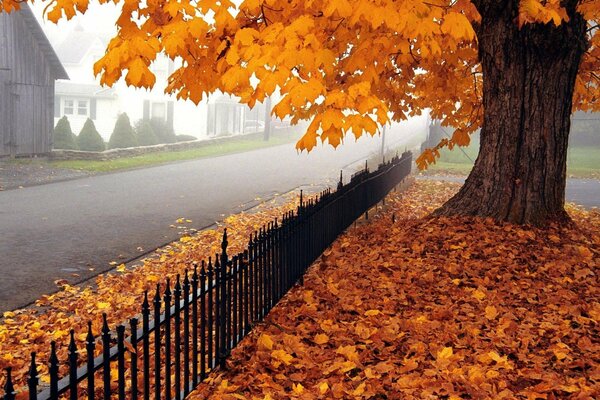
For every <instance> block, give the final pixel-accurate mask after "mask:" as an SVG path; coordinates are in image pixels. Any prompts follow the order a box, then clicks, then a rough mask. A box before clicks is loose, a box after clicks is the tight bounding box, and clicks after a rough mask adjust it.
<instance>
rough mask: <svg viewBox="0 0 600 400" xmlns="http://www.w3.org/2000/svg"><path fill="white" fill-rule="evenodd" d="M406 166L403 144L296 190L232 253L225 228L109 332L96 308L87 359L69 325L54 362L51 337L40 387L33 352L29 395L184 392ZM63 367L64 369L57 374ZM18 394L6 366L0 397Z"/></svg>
mask: <svg viewBox="0 0 600 400" xmlns="http://www.w3.org/2000/svg"><path fill="white" fill-rule="evenodd" d="M411 164H412V155H411V153H410V152H405V153H404V154H402V156H401V157H394V158H393V159H392V160H391V161H389V162H387V163H383V164H380V165H379V168H378V169H377V170H375V171H372V172H370V171H369V170H368V168H367V166H366V165H365V169H364V170H362V171H360V172H358V173H356V174H354V175H353V176H352V178H351V180H350V182H348V183H347V184H345V185H344V184H343V182H342V177H341V175H340V182H339V184H338V187H337V190H336V191H335V192H332V191H331V190H325V191H323V192H321V193H320V194H319V195H318V196H317V197H316V198H312V199H309V200H304V199H303V198H302V193H301V197H300V205H299V206H298V208H297V210H296V211H291V212H288V213H286V214H284V215H283V218H282V220H281V222H280V221H278V220H277V219H276V220H275V221H273V222H271V223H269V224H268V225H267V226H264V227H263V228H261V229H259V230H258V231H257V232H254V233H253V234H252V235H251V236H250V239H249V242H248V247H247V248H246V250H244V251H243V252H241V253H239V254H237V255H234V256H233V257H229V255H228V254H227V245H228V242H227V230H225V232H224V234H223V241H222V244H221V253H220V254H217V255H215V256H214V257H209V258H208V260H207V261H202V262H201V263H199V264H194V265H193V269H192V271H190V273H188V272H186V273H185V275H184V276H183V278H182V277H180V276H179V275H178V276H177V278H176V281H175V284H174V285H173V287H171V286H172V285H171V282H170V281H169V280H167V283H166V285H165V287H164V288H161V287H160V285H157V287H156V292H155V293H154V296H153V297H152V299H150V298H149V294H148V292H146V293H145V294H144V299H143V301H142V304H141V309H140V311H141V312H140V314H139V315H138V316H135V317H133V318H131V319H129V321H127V323H126V324H121V325H118V326H117V327H116V329H115V330H114V331H111V330H110V329H109V326H108V324H107V319H106V314H103V326H102V330H101V332H100V335H99V336H98V337H96V336H95V335H94V333H93V332H92V323H91V322H89V324H88V333H87V339H86V346H85V350H86V351H85V353H86V354H85V357H81V359H80V356H79V352H78V350H77V346H76V342H75V332H74V331H73V330H71V332H70V341H69V344H68V360H67V361H66V363H63V364H61V362H60V361H59V360H58V357H57V352H56V343H55V342H52V343H51V351H50V358H49V360H48V366H49V377H50V382H49V384H48V385H47V386H45V387H42V388H40V385H39V373H38V368H37V365H38V364H37V362H38V361H37V360H36V355H35V353H32V354H31V363H30V368H29V374H28V379H27V385H26V386H27V387H26V388H24V391H26V392H27V393H28V398H29V399H30V400H48V399H58V398H59V397H61V398H63V397H64V398H66V397H67V396H68V398H69V399H73V400H75V399H79V398H87V399H96V398H104V399H110V398H118V399H119V400H124V399H125V398H128V399H132V400H137V399H144V400H150V399H153V400H161V399H165V400H171V399H176V400H179V399H182V398H184V397H185V396H187V395H188V394H189V393H190V392H191V390H192V389H193V388H195V387H196V386H197V385H198V383H199V382H201V381H202V380H203V379H205V378H206V377H207V374H208V373H209V371H210V370H212V369H214V368H216V367H221V368H224V367H225V361H226V359H227V357H228V356H229V354H230V352H231V350H232V349H233V348H234V347H235V346H236V345H237V344H238V343H239V341H240V340H241V339H242V338H243V337H244V336H246V335H247V334H248V333H249V332H250V331H251V329H252V327H253V326H254V324H256V323H257V322H259V321H261V320H262V319H263V318H264V317H265V315H266V314H267V313H268V312H269V310H270V309H271V308H273V307H274V306H275V304H276V303H277V302H278V301H279V299H280V298H281V297H282V296H283V295H284V294H285V293H286V292H287V291H288V290H289V289H290V288H291V287H292V286H293V285H294V284H295V283H296V282H297V281H298V280H299V279H301V277H302V275H303V274H304V272H305V271H306V269H307V268H308V267H309V266H310V265H311V264H312V262H313V261H314V260H315V259H316V258H317V257H318V256H319V255H320V254H321V253H322V252H323V251H324V250H325V249H326V248H327V247H328V246H329V245H330V244H331V243H332V242H333V241H334V240H335V239H336V238H337V236H338V235H339V234H340V233H342V232H343V231H344V230H345V229H346V228H347V227H348V226H350V225H351V224H352V223H353V222H354V221H355V220H356V219H357V218H358V217H360V216H361V215H362V214H363V213H367V212H368V210H369V208H371V207H372V206H374V205H375V204H376V203H377V202H379V201H380V200H382V199H383V197H384V196H385V195H386V194H387V193H388V192H389V191H390V190H391V189H392V188H393V187H395V186H396V185H397V184H398V183H400V182H401V181H402V179H404V178H405V177H406V176H408V174H409V173H410V169H411ZM190 275H191V276H190ZM140 320H141V327H140V325H139V324H140ZM126 325H128V328H129V329H128V330H129V336H127V337H126V331H127V327H126ZM97 343H99V345H100V347H101V349H100V348H98V349H97V348H96V346H97ZM100 350H101V351H100ZM96 353H98V355H97V356H95V354H96ZM61 365H66V366H67V367H66V368H65V370H66V369H68V373H67V374H66V375H65V376H64V377H62V378H60V377H59V368H60V366H61ZM40 389H42V390H41V391H40ZM16 395H17V393H16V391H15V387H14V385H13V382H12V377H11V369H10V368H7V370H6V383H5V385H4V396H3V399H4V400H14V399H16Z"/></svg>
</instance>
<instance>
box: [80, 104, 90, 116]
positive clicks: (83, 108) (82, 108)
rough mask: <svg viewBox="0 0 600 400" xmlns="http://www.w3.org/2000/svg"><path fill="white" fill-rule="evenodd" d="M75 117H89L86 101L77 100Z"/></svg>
mask: <svg viewBox="0 0 600 400" xmlns="http://www.w3.org/2000/svg"><path fill="white" fill-rule="evenodd" d="M77 115H83V116H85V117H87V116H88V115H89V107H88V101H87V100H77Z"/></svg>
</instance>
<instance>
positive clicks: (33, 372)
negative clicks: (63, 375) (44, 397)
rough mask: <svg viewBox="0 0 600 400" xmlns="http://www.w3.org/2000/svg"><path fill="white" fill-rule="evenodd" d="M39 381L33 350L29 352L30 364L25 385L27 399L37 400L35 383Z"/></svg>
mask: <svg viewBox="0 0 600 400" xmlns="http://www.w3.org/2000/svg"><path fill="white" fill-rule="evenodd" d="M38 382H39V377H38V370H37V365H36V364H35V351H32V352H31V366H30V367H29V379H27V386H28V388H29V400H37V385H38Z"/></svg>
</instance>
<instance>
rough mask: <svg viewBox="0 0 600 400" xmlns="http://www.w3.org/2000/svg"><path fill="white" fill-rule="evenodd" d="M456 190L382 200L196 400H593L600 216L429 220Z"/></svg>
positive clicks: (427, 189)
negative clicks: (547, 220) (528, 222)
mask: <svg viewBox="0 0 600 400" xmlns="http://www.w3.org/2000/svg"><path fill="white" fill-rule="evenodd" d="M457 189H458V185H456V184H452V183H442V182H430V181H420V182H419V181H417V182H416V183H415V184H414V185H413V186H412V187H411V188H410V189H409V190H408V191H407V192H406V193H405V194H404V195H397V194H394V195H392V196H390V197H391V198H388V200H387V207H386V210H385V211H383V212H382V213H380V214H378V215H377V216H376V217H371V219H370V220H369V222H368V223H366V224H361V225H358V227H356V228H351V229H349V231H348V232H347V233H346V234H344V235H343V236H342V237H340V238H339V239H338V240H337V241H336V242H335V243H334V244H333V246H332V247H331V248H330V249H328V250H327V251H326V252H325V254H324V255H323V257H322V258H321V259H319V260H318V261H317V262H316V263H315V264H314V265H313V266H312V267H311V268H310V269H309V271H308V272H307V274H306V276H305V280H304V285H303V286H296V287H295V288H293V289H292V291H291V292H289V293H288V294H287V295H286V296H285V297H284V299H283V300H282V301H281V302H280V304H279V305H278V306H276V307H275V308H274V309H273V310H272V311H271V313H270V314H269V315H268V316H267V318H266V320H265V322H264V323H263V324H261V325H260V326H259V327H258V328H257V329H256V330H255V331H254V332H253V333H252V334H251V335H250V336H249V337H248V338H246V339H245V340H244V341H242V342H241V344H240V345H239V347H238V348H237V349H235V350H234V351H233V353H232V357H231V359H230V360H229V361H228V370H227V371H225V372H220V373H219V374H216V375H213V376H212V377H211V378H209V380H208V381H207V382H205V383H204V384H202V385H201V386H200V387H199V388H198V390H197V391H196V392H195V393H194V394H193V395H192V396H191V399H193V400H195V399H205V398H210V399H287V398H299V399H318V398H339V399H352V398H402V399H411V398H416V399H421V398H449V399H460V398H477V399H486V398H487V399H500V398H524V399H525V398H528V399H537V398H544V399H553V398H554V399H555V398H577V399H588V398H598V397H599V396H600V364H599V360H600V343H599V341H598V334H599V331H598V323H599V321H600V285H599V281H598V267H599V266H600V263H599V259H600V257H599V256H600V214H599V213H598V212H597V211H585V210H583V209H580V208H576V207H568V211H569V213H570V215H571V217H572V218H573V220H574V221H575V223H576V225H571V226H566V227H565V226H563V227H559V226H551V227H548V228H546V229H539V228H530V227H526V226H525V227H523V226H517V225H512V224H507V223H496V222H493V221H492V220H489V219H480V218H446V217H440V218H430V217H426V215H428V214H429V213H430V212H431V211H432V210H433V209H434V208H435V207H436V206H439V205H440V204H442V203H443V202H444V201H445V200H446V199H447V198H449V197H450V196H451V195H452V194H453V193H454V192H455V191H456V190H457ZM393 213H394V214H395V216H396V222H395V223H392V214H393Z"/></svg>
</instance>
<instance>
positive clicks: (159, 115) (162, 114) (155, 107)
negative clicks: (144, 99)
mask: <svg viewBox="0 0 600 400" xmlns="http://www.w3.org/2000/svg"><path fill="white" fill-rule="evenodd" d="M150 116H151V118H156V119H161V120H163V121H165V120H166V119H167V105H166V104H165V103H152V110H151V114H150Z"/></svg>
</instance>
